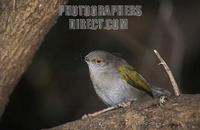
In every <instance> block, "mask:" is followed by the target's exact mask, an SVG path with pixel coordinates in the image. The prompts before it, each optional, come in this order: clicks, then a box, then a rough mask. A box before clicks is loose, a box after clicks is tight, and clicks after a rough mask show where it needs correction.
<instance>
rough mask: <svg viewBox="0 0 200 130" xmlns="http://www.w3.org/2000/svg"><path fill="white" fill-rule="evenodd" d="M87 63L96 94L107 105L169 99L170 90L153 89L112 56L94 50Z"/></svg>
mask: <svg viewBox="0 0 200 130" xmlns="http://www.w3.org/2000/svg"><path fill="white" fill-rule="evenodd" d="M84 60H85V62H86V63H87V65H88V68H89V74H90V79H91V81H92V84H93V87H94V90H95V92H96V94H97V95H98V96H99V98H100V99H101V100H102V101H103V102H104V103H105V104H106V105H108V106H111V107H119V106H123V104H127V103H128V104H129V103H132V102H144V101H146V100H149V99H153V98H155V97H161V96H170V92H169V91H167V90H165V89H163V88H158V87H153V86H151V85H150V84H149V83H148V82H147V80H146V79H145V78H144V77H143V76H142V75H141V74H139V73H138V72H137V71H136V69H135V68H134V67H132V66H131V65H130V64H129V63H128V62H127V61H126V60H125V59H123V58H122V57H119V56H116V55H114V54H113V53H110V52H108V51H104V50H94V51H92V52H90V53H89V54H87V55H86V56H85V57H84Z"/></svg>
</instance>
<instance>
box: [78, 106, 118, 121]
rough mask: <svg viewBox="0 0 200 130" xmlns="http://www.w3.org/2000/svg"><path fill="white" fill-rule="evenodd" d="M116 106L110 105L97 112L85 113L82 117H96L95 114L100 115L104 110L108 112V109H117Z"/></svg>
mask: <svg viewBox="0 0 200 130" xmlns="http://www.w3.org/2000/svg"><path fill="white" fill-rule="evenodd" d="M115 108H116V107H108V108H106V109H103V110H100V111H97V112H95V113H92V114H85V115H83V116H82V119H85V118H88V117H94V116H97V115H99V114H101V113H104V112H107V111H111V110H113V109H115Z"/></svg>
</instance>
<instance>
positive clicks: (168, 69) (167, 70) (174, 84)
mask: <svg viewBox="0 0 200 130" xmlns="http://www.w3.org/2000/svg"><path fill="white" fill-rule="evenodd" d="M153 51H154V53H155V54H156V56H157V57H158V59H159V60H160V63H159V65H160V64H161V65H162V66H163V67H164V68H165V71H166V72H167V74H168V76H169V79H170V81H171V84H172V86H173V89H174V93H175V96H180V90H179V88H178V85H177V83H176V80H175V79H174V76H173V74H172V72H171V70H170V68H169V66H168V65H167V63H166V62H165V61H164V60H163V58H162V57H161V56H160V54H159V53H158V51H157V50H153Z"/></svg>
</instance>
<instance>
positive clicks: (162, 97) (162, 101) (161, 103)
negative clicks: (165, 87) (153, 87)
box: [159, 96, 167, 106]
mask: <svg viewBox="0 0 200 130" xmlns="http://www.w3.org/2000/svg"><path fill="white" fill-rule="evenodd" d="M166 102H167V98H166V96H161V97H160V100H159V104H160V106H162V105H164V104H165V103H166Z"/></svg>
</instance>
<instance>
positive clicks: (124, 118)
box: [47, 95, 200, 130]
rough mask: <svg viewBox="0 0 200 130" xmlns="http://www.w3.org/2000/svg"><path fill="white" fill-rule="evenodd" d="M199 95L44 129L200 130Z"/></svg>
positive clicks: (152, 103)
mask: <svg viewBox="0 0 200 130" xmlns="http://www.w3.org/2000/svg"><path fill="white" fill-rule="evenodd" d="M199 100H200V95H181V96H179V97H174V98H171V99H169V100H168V102H167V103H166V104H164V105H162V106H160V105H159V103H158V99H155V100H149V101H148V102H145V103H143V104H133V105H131V106H130V107H126V108H119V109H116V110H113V111H108V112H106V113H103V114H100V115H97V116H95V117H88V118H86V119H80V120H77V121H73V122H69V123H66V124H64V125H60V126H57V127H54V128H51V129H47V130H136V129H137V130H144V129H145V130H161V129H162V130H175V129H179V130H191V129H200V125H199V122H200V109H199V108H200V102H199Z"/></svg>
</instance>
